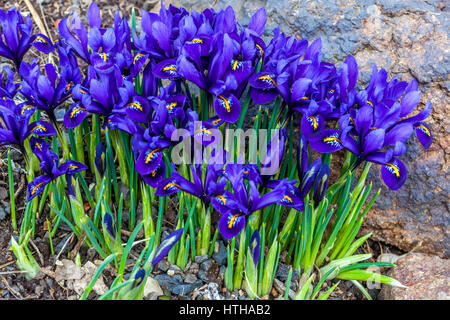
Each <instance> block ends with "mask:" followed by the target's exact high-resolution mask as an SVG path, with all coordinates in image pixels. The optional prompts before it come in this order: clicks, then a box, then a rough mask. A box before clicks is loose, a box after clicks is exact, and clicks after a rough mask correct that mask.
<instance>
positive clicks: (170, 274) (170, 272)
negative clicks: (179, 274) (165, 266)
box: [167, 269, 175, 277]
mask: <svg viewBox="0 0 450 320" xmlns="http://www.w3.org/2000/svg"><path fill="white" fill-rule="evenodd" d="M167 274H168V275H169V276H171V277H172V276H173V275H174V274H175V271H174V270H172V269H169V270H167Z"/></svg>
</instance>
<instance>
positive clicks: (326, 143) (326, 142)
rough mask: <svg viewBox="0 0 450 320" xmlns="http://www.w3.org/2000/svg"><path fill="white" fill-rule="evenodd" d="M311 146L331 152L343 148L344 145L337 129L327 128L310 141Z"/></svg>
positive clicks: (319, 150)
mask: <svg viewBox="0 0 450 320" xmlns="http://www.w3.org/2000/svg"><path fill="white" fill-rule="evenodd" d="M310 145H311V147H312V148H313V149H314V150H316V151H317V152H321V153H329V152H335V151H338V150H341V149H342V148H343V147H344V146H343V145H342V142H341V139H340V131H339V130H337V129H325V130H323V131H322V133H321V134H320V135H319V137H318V138H317V139H314V140H311V141H310Z"/></svg>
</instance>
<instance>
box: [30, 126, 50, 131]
mask: <svg viewBox="0 0 450 320" xmlns="http://www.w3.org/2000/svg"><path fill="white" fill-rule="evenodd" d="M36 129H40V130H42V131H44V132H45V131H47V129H46V128H45V127H43V126H36V127H34V128H33V130H31V131H35V130H36Z"/></svg>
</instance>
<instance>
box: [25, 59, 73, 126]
mask: <svg viewBox="0 0 450 320" xmlns="http://www.w3.org/2000/svg"><path fill="white" fill-rule="evenodd" d="M44 68H45V73H46V74H45V75H43V74H41V72H40V67H39V65H38V64H37V63H35V62H34V63H32V64H31V65H29V64H28V63H26V62H22V64H21V66H20V71H19V72H20V75H21V76H22V78H23V80H22V83H21V88H20V93H22V94H23V95H24V96H25V98H26V99H27V100H28V103H29V104H32V105H34V106H36V108H38V109H40V110H43V111H45V112H46V113H47V115H48V116H49V118H50V120H51V121H52V123H53V124H56V117H55V114H54V110H55V109H56V108H57V107H58V106H60V105H61V104H62V103H63V102H64V101H65V100H66V99H67V98H68V97H69V95H70V93H69V90H68V88H70V85H69V81H68V79H67V78H66V71H65V70H66V68H70V66H65V65H62V66H61V72H60V74H58V70H57V68H56V67H55V65H53V64H51V63H48V64H46V65H45V67H44Z"/></svg>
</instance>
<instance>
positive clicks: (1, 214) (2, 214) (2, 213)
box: [0, 205, 10, 221]
mask: <svg viewBox="0 0 450 320" xmlns="http://www.w3.org/2000/svg"><path fill="white" fill-rule="evenodd" d="M9 211H10V210H7V208H5V207H4V206H3V205H0V221H2V220H3V219H5V218H6V215H7V214H8V213H9Z"/></svg>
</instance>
